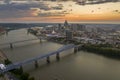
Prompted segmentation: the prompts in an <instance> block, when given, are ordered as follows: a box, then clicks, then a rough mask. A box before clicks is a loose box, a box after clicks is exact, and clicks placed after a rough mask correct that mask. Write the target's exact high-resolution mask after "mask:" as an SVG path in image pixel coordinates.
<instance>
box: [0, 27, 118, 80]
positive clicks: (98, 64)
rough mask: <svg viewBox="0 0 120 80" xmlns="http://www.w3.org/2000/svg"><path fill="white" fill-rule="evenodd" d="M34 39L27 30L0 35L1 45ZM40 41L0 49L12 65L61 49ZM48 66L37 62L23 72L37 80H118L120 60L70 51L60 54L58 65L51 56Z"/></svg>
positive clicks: (4, 46) (59, 45)
mask: <svg viewBox="0 0 120 80" xmlns="http://www.w3.org/2000/svg"><path fill="white" fill-rule="evenodd" d="M33 38H36V37H35V36H33V35H31V34H27V30H26V29H19V30H13V31H10V32H9V33H8V35H2V36H0V44H3V43H11V42H14V41H20V40H27V39H33ZM62 46H63V45H62V44H57V43H53V42H49V41H45V40H43V41H42V43H40V41H39V40H34V41H27V42H21V43H15V44H13V47H14V48H13V49H10V48H9V45H8V44H7V45H1V46H0V48H1V49H2V50H3V52H4V53H5V54H6V56H7V57H8V58H9V59H10V60H11V61H12V62H20V61H23V60H26V59H29V58H33V57H36V56H39V55H43V54H47V53H49V52H52V51H55V50H57V49H58V48H60V47H62ZM50 59H51V64H49V65H48V64H46V59H43V60H39V61H38V62H39V68H37V69H36V68H35V67H34V63H29V64H27V65H24V66H23V68H24V71H26V72H29V73H30V75H31V76H34V77H35V79H36V80H120V61H119V60H114V59H110V58H106V57H103V56H100V55H97V54H94V53H88V52H83V51H80V52H78V53H77V54H74V53H73V50H72V49H71V50H68V51H65V52H62V54H61V60H60V61H59V62H57V61H56V60H55V56H52V57H50Z"/></svg>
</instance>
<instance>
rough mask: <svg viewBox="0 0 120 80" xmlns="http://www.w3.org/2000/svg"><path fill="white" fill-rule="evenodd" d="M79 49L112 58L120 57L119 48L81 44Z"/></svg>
mask: <svg viewBox="0 0 120 80" xmlns="http://www.w3.org/2000/svg"><path fill="white" fill-rule="evenodd" d="M81 50H83V51H87V52H93V53H96V54H99V55H103V56H105V57H109V58H113V59H120V49H115V48H109V47H98V46H95V45H90V44H86V45H83V47H82V48H81Z"/></svg>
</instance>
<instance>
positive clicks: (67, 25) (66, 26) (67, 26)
mask: <svg viewBox="0 0 120 80" xmlns="http://www.w3.org/2000/svg"><path fill="white" fill-rule="evenodd" d="M64 26H65V28H66V29H69V24H68V22H67V20H65V22H64Z"/></svg>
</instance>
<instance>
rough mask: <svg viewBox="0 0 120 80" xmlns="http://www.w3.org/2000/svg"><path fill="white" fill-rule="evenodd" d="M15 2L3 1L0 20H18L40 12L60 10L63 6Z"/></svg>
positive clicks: (29, 0)
mask: <svg viewBox="0 0 120 80" xmlns="http://www.w3.org/2000/svg"><path fill="white" fill-rule="evenodd" d="M15 1H17V0H14V1H13V0H5V1H4V3H5V4H0V18H11V17H13V18H18V17H29V16H37V15H39V13H40V10H43V11H49V10H62V8H63V6H61V5H57V6H49V5H48V4H46V3H45V2H43V1H40V2H39V3H38V2H34V1H33V0H27V2H23V3H21V2H15Z"/></svg>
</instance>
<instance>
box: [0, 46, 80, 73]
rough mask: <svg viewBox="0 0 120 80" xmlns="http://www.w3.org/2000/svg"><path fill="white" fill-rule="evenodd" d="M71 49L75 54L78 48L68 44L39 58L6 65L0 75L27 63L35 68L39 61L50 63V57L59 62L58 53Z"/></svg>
mask: <svg viewBox="0 0 120 80" xmlns="http://www.w3.org/2000/svg"><path fill="white" fill-rule="evenodd" d="M72 48H74V53H76V52H77V51H78V46H76V45H74V44H68V45H65V46H63V47H61V48H59V49H58V50H56V51H53V52H50V53H47V54H44V55H40V56H37V57H34V58H31V59H27V60H24V61H21V62H16V63H12V64H10V65H6V66H5V68H4V69H1V70H0V74H4V73H6V72H8V71H10V70H13V69H16V68H19V67H21V66H23V65H26V64H28V63H31V62H35V67H37V66H38V62H37V61H38V60H41V59H46V62H47V63H50V56H52V55H56V60H58V61H59V60H60V53H61V52H63V51H65V50H68V49H72Z"/></svg>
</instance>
